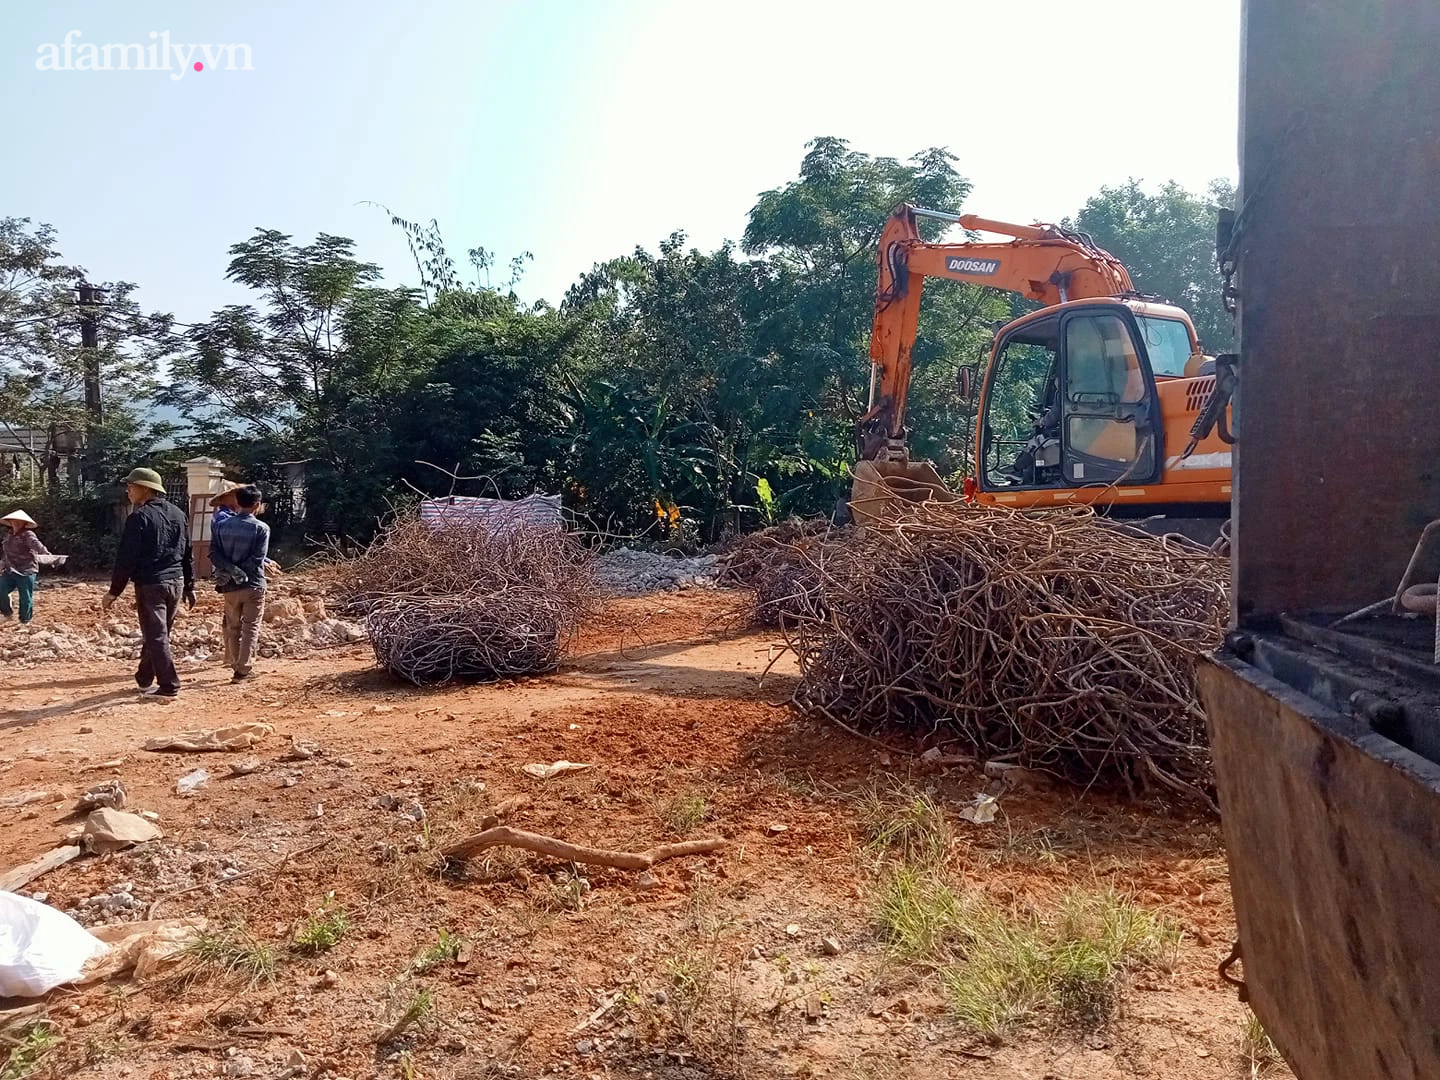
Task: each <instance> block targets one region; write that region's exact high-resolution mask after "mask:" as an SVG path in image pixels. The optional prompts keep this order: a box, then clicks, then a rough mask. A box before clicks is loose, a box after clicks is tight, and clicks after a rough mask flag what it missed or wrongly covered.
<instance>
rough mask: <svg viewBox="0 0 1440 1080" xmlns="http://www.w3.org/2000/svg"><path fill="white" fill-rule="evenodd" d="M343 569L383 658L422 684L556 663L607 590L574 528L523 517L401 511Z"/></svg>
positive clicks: (348, 602)
mask: <svg viewBox="0 0 1440 1080" xmlns="http://www.w3.org/2000/svg"><path fill="white" fill-rule="evenodd" d="M336 574H337V576H338V578H339V580H340V586H341V595H342V603H343V605H344V607H345V609H346V610H347V611H348V612H349V613H350V614H351V615H353V616H357V617H362V618H363V619H364V623H365V629H366V631H367V632H368V633H369V635H370V641H371V644H372V645H373V647H374V649H375V659H376V661H377V662H378V663H379V664H380V665H381V666H382V667H383V668H385V669H386V670H387V671H390V672H393V673H394V674H396V675H398V676H400V677H401V678H404V679H408V680H409V681H410V682H413V683H416V684H417V685H432V684H436V683H444V682H450V681H452V680H456V679H493V678H502V677H505V676H512V675H526V674H533V673H536V672H543V671H553V670H554V669H555V668H556V667H557V666H558V665H559V662H560V657H561V654H562V652H563V650H564V647H565V645H566V644H567V642H568V641H569V640H570V639H571V638H572V637H573V635H574V633H575V631H576V629H577V627H578V626H579V624H580V622H581V620H582V619H583V618H584V617H585V615H586V614H587V613H588V612H590V611H591V610H592V609H593V608H594V607H595V605H596V604H597V602H598V598H599V596H600V590H599V586H598V585H597V584H596V582H595V577H594V570H593V560H592V557H591V555H590V553H589V552H588V551H587V550H586V549H585V548H584V547H583V546H582V545H581V544H580V543H579V542H578V541H577V540H576V539H575V538H574V537H572V536H570V535H568V534H566V533H562V532H559V531H555V530H546V529H539V528H530V527H526V526H523V525H509V526H507V527H506V528H504V529H501V530H487V529H486V528H484V527H483V526H479V525H475V524H464V525H462V524H458V523H457V524H442V525H440V526H438V527H434V526H431V525H428V524H422V523H421V522H419V521H417V520H413V519H404V520H400V521H397V522H395V523H394V524H392V525H390V526H389V527H388V528H386V529H385V530H383V531H382V532H381V534H380V535H379V536H378V537H377V538H376V539H375V541H374V542H373V543H372V544H371V545H370V546H369V547H368V548H367V549H366V550H365V551H364V552H363V553H361V554H360V555H359V556H357V557H356V558H353V559H350V560H347V561H346V562H344V563H343V564H341V565H340V566H339V567H338V568H337V570H336Z"/></svg>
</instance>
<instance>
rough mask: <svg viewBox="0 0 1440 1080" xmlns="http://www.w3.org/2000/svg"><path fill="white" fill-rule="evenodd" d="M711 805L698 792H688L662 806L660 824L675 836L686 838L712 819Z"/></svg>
mask: <svg viewBox="0 0 1440 1080" xmlns="http://www.w3.org/2000/svg"><path fill="white" fill-rule="evenodd" d="M711 813H712V812H711V809H710V803H709V802H707V801H706V799H705V796H704V795H702V794H700V793H699V792H698V791H690V792H686V793H685V794H683V795H676V796H675V797H674V798H673V799H667V800H666V801H665V802H663V803H661V804H660V807H659V809H658V814H659V817H660V823H661V824H662V825H664V826H665V828H666V830H667V831H669V832H670V833H673V834H674V835H675V836H684V835H685V834H686V833H688V832H690V830H692V829H695V828H698V827H699V826H701V825H703V824H704V823H705V822H707V821H709V820H710V818H711Z"/></svg>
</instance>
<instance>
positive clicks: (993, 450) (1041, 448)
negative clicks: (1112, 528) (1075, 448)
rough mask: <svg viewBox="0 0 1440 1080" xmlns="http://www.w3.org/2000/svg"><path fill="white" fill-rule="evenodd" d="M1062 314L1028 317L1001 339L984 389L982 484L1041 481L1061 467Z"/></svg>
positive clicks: (1059, 478)
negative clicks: (1031, 320)
mask: <svg viewBox="0 0 1440 1080" xmlns="http://www.w3.org/2000/svg"><path fill="white" fill-rule="evenodd" d="M1059 358H1060V320H1059V319H1046V320H1043V321H1041V322H1038V323H1031V324H1028V325H1026V326H1023V327H1021V328H1020V329H1018V330H1016V331H1015V332H1014V333H1012V334H1011V335H1010V336H1009V337H1007V338H1006V339H1005V341H1004V342H1003V343H1002V344H1001V345H1000V348H999V350H998V351H997V352H996V356H995V362H994V364H993V365H992V366H991V371H990V378H989V381H988V383H987V384H986V389H985V398H984V400H985V416H984V426H983V429H982V430H983V432H984V440H985V456H984V463H985V476H984V481H985V486H986V487H987V488H1005V487H1045V486H1057V485H1060V484H1062V483H1063V482H1064V477H1063V475H1062V473H1061V471H1060V441H1059V440H1060V394H1059V381H1058V375H1059V370H1060V365H1059Z"/></svg>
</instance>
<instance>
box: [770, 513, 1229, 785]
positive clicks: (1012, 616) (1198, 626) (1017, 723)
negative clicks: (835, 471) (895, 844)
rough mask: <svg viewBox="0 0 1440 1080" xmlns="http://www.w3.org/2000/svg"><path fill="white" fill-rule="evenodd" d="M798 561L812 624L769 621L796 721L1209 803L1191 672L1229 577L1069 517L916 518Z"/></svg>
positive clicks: (1201, 562) (1213, 566) (1093, 520)
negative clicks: (797, 678)
mask: <svg viewBox="0 0 1440 1080" xmlns="http://www.w3.org/2000/svg"><path fill="white" fill-rule="evenodd" d="M802 560H803V563H804V565H805V567H806V571H807V573H808V575H809V577H810V581H811V582H812V584H811V586H810V587H811V588H812V589H813V590H814V591H815V593H816V595H815V596H814V597H813V598H812V599H811V600H810V601H809V602H808V603H809V606H810V608H811V610H813V611H816V612H820V613H821V614H819V615H814V616H809V617H799V618H796V619H794V620H793V621H791V620H789V619H787V621H786V624H785V625H786V635H787V638H788V639H789V642H790V645H791V647H792V648H793V649H794V650H795V652H796V654H797V656H798V657H799V661H800V669H801V675H802V678H801V682H800V685H799V687H798V689H797V690H796V694H795V701H796V704H797V705H798V706H799V707H801V708H802V709H805V710H808V711H812V712H815V713H819V714H823V715H827V716H829V717H831V718H833V719H837V720H840V721H841V722H843V723H846V724H849V725H852V726H855V727H859V728H865V729H869V730H871V731H874V730H880V729H887V728H888V729H895V728H903V729H909V730H911V731H914V730H916V729H919V730H920V732H921V733H922V734H924V735H927V736H928V735H931V734H940V735H942V736H944V735H947V734H948V735H950V736H952V737H953V740H958V742H959V743H960V744H962V745H963V746H964V747H965V748H967V749H968V750H969V751H970V752H972V753H974V754H975V755H976V756H977V757H979V758H981V759H999V760H1004V761H1011V762H1015V763H1017V764H1020V765H1024V766H1026V767H1029V768H1033V769H1043V770H1047V771H1050V772H1052V773H1055V774H1057V775H1060V776H1064V777H1066V778H1068V779H1070V780H1072V781H1075V782H1077V783H1080V784H1083V785H1087V786H1088V785H1091V784H1102V785H1108V786H1113V785H1119V786H1122V787H1124V788H1126V789H1128V790H1129V791H1130V792H1131V793H1132V794H1140V793H1146V792H1153V791H1156V790H1160V789H1164V790H1168V791H1171V792H1175V793H1178V794H1180V795H1182V796H1185V797H1187V798H1191V799H1196V800H1199V801H1201V802H1205V803H1207V804H1209V803H1211V799H1210V796H1209V791H1208V789H1209V787H1210V783H1211V777H1210V758H1209V751H1208V749H1207V746H1206V740H1205V721H1204V715H1203V713H1202V712H1201V710H1200V707H1199V705H1198V703H1197V702H1196V697H1195V678H1194V661H1195V658H1196V656H1197V655H1198V654H1199V653H1200V652H1201V651H1203V650H1205V649H1209V648H1212V647H1214V646H1215V645H1216V644H1218V643H1219V641H1220V638H1221V636H1222V634H1223V631H1224V627H1225V625H1226V620H1227V617H1228V601H1227V594H1226V587H1227V583H1228V568H1227V565H1226V563H1225V562H1224V561H1223V560H1221V559H1217V558H1216V557H1214V556H1212V555H1210V554H1209V553H1208V552H1207V551H1205V550H1204V549H1203V548H1200V547H1198V546H1196V545H1194V544H1191V543H1190V542H1188V541H1185V540H1183V539H1182V538H1179V537H1165V538H1156V537H1150V536H1144V535H1139V534H1137V533H1135V532H1133V531H1130V530H1125V529H1120V528H1116V527H1114V526H1113V525H1111V524H1109V523H1107V522H1104V521H1102V520H1101V519H1099V518H1097V517H1096V516H1095V515H1094V514H1093V513H1091V512H1090V511H1089V510H1087V509H1084V508H1071V509H1063V510H1047V511H1042V512H1017V511H1008V510H984V509H977V508H973V507H965V506H963V505H936V504H930V505H928V506H926V507H925V508H924V509H923V510H919V511H916V512H915V513H913V514H912V515H910V516H908V517H906V518H904V519H902V520H901V521H900V522H899V523H898V524H897V525H896V526H895V527H894V528H889V529H865V530H862V531H859V532H857V533H855V534H854V535H853V537H852V539H851V540H850V542H849V543H847V544H845V545H843V546H842V547H839V548H836V547H827V548H823V549H822V550H821V551H820V553H819V555H818V557H802ZM1212 805H1213V804H1212Z"/></svg>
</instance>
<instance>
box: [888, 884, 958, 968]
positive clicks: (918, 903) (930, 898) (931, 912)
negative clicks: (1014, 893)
mask: <svg viewBox="0 0 1440 1080" xmlns="http://www.w3.org/2000/svg"><path fill="white" fill-rule="evenodd" d="M876 918H877V921H878V922H879V923H880V927H881V929H882V930H883V931H884V934H885V937H886V938H887V939H888V940H889V941H890V944H891V946H892V947H893V948H894V950H895V952H896V953H897V954H898V955H899V956H901V957H902V958H904V959H906V960H929V959H933V958H934V957H936V956H941V955H943V954H944V953H945V951H946V949H947V948H948V947H949V943H950V942H951V941H952V939H953V937H954V934H955V930H956V928H957V927H959V926H961V925H963V923H964V919H965V914H964V904H963V903H962V902H961V900H960V897H959V896H958V895H956V893H955V892H954V891H953V890H952V889H951V888H950V886H948V885H946V884H945V882H944V881H942V880H940V878H938V877H936V876H935V875H934V874H930V873H926V872H925V871H923V870H917V869H915V868H914V867H912V866H905V865H902V866H897V867H895V868H893V869H892V870H890V871H889V872H888V873H887V874H886V876H885V877H884V878H883V879H882V880H881V884H880V900H879V909H878V911H877V912H876Z"/></svg>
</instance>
